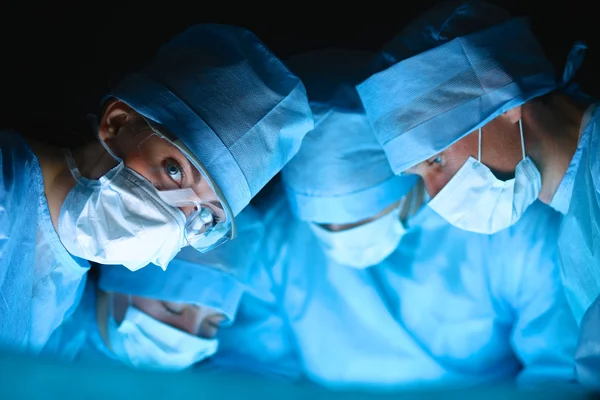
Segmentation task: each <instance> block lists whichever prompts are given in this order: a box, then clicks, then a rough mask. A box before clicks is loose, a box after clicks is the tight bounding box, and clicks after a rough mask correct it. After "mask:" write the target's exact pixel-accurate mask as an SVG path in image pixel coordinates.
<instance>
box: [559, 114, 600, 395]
mask: <svg viewBox="0 0 600 400" xmlns="http://www.w3.org/2000/svg"><path fill="white" fill-rule="evenodd" d="M569 196H570V197H569ZM555 197H557V198H558V199H557V200H562V199H563V198H567V199H569V198H570V201H569V202H568V209H567V210H564V211H565V212H566V215H565V218H564V221H563V224H562V226H561V233H560V238H559V253H560V260H561V273H562V277H563V281H564V284H565V290H566V294H567V298H568V300H569V303H570V304H571V307H572V309H573V313H574V315H575V318H576V320H577V322H578V323H580V324H581V338H580V344H579V348H578V350H577V357H576V361H577V375H578V379H579V380H580V381H581V382H582V383H584V384H586V385H589V386H594V387H596V388H600V299H599V297H598V296H599V295H600V225H599V224H600V107H598V104H595V105H592V106H591V107H590V108H589V109H588V110H587V111H586V114H585V116H584V121H583V123H582V130H581V133H580V139H579V145H578V148H577V151H576V153H575V156H574V157H573V160H572V162H571V165H569V168H568V170H567V173H566V174H565V177H564V178H563V182H562V183H561V185H560V186H559V190H558V191H557V193H556V195H555ZM553 203H555V200H554V199H553ZM594 302H595V305H593V306H592V304H594ZM592 366H593V367H592Z"/></svg>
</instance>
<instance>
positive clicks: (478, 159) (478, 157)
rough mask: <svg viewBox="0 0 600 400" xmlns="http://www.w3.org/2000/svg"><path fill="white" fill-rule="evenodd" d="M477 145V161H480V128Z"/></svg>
mask: <svg viewBox="0 0 600 400" xmlns="http://www.w3.org/2000/svg"><path fill="white" fill-rule="evenodd" d="M477 147H478V148H477V161H478V162H480V163H481V128H479V143H478V146H477Z"/></svg>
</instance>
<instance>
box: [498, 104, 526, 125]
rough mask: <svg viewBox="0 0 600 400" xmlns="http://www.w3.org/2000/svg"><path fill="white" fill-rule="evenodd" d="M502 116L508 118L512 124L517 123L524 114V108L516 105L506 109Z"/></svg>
mask: <svg viewBox="0 0 600 400" xmlns="http://www.w3.org/2000/svg"><path fill="white" fill-rule="evenodd" d="M502 116H503V117H505V118H507V119H508V121H509V122H510V123H511V124H516V123H517V122H519V120H520V119H521V117H522V116H523V110H522V109H521V106H516V107H513V108H511V109H510V110H508V111H506V112H505V113H504V114H502Z"/></svg>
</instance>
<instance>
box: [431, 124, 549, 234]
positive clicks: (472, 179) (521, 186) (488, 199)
mask: <svg viewBox="0 0 600 400" xmlns="http://www.w3.org/2000/svg"><path fill="white" fill-rule="evenodd" d="M519 128H520V130H521V151H522V153H523V160H522V161H521V162H519V164H517V168H516V169H515V177H514V178H513V179H510V180H507V181H502V180H500V179H498V178H496V177H495V176H494V174H493V173H492V171H490V169H489V168H488V167H486V166H485V165H483V164H482V163H481V128H480V129H479V155H478V160H475V159H474V158H473V157H469V159H468V160H467V161H466V162H465V164H464V165H463V166H462V168H461V169H460V170H458V172H457V173H456V175H454V176H453V177H452V179H451V180H450V182H448V184H447V185H446V186H445V187H444V188H443V189H442V190H441V191H440V192H439V193H438V194H437V196H435V197H434V198H433V199H432V200H431V201H430V202H429V207H431V208H432V209H433V210H434V211H435V212H437V213H438V214H439V215H441V216H442V217H443V218H444V219H446V220H447V221H448V222H449V223H451V224H452V225H454V226H456V227H457V228H460V229H463V230H465V231H471V232H477V233H484V234H493V233H496V232H499V231H501V230H503V229H505V228H508V227H509V226H511V225H513V224H515V223H516V222H517V221H518V220H519V219H520V218H521V216H522V215H523V213H524V212H525V210H527V208H528V207H529V206H530V205H531V204H532V203H533V202H534V201H535V200H536V199H537V197H538V195H539V193H540V189H541V187H542V177H541V175H540V172H539V171H538V169H537V168H536V166H535V164H534V163H533V161H531V159H530V158H529V157H526V156H525V142H524V141H523V125H522V123H521V120H519Z"/></svg>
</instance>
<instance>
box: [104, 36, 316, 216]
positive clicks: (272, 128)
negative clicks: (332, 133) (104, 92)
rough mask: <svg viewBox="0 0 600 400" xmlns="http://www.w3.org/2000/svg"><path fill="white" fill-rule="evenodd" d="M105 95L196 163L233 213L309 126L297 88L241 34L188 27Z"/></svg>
mask: <svg viewBox="0 0 600 400" xmlns="http://www.w3.org/2000/svg"><path fill="white" fill-rule="evenodd" d="M108 97H112V98H116V99H119V100H121V101H123V102H125V103H126V104H128V105H129V106H131V107H132V108H133V109H135V110H136V111H137V112H139V113H140V114H142V115H143V116H144V117H146V118H148V119H150V120H151V121H153V122H155V123H157V124H159V125H161V126H163V127H164V128H166V130H168V131H169V132H170V133H171V134H173V135H174V136H176V137H177V138H178V139H179V140H181V141H182V142H183V143H184V144H185V145H186V146H187V147H188V148H189V149H190V150H191V151H192V153H193V154H194V155H195V156H196V157H197V158H198V160H199V161H200V163H201V164H202V166H203V167H204V168H205V169H206V170H207V171H208V172H209V174H210V175H211V177H212V178H213V179H214V181H215V182H216V184H217V185H218V186H219V188H220V189H221V191H222V192H223V194H224V196H225V198H226V199H227V202H228V203H229V206H230V207H231V210H232V212H233V214H234V215H237V214H238V213H239V212H240V211H241V210H242V209H243V208H244V207H245V206H246V205H247V204H248V203H249V202H250V199H251V198H252V197H253V196H254V195H256V193H258V191H259V190H260V189H261V188H262V187H263V186H264V185H265V184H266V183H267V182H268V181H269V180H270V179H271V178H272V177H273V176H274V175H275V174H277V173H278V172H279V171H280V170H281V168H282V167H283V166H284V165H285V164H286V162H287V161H288V160H289V159H290V158H291V157H292V156H293V155H294V154H295V153H296V152H297V151H298V148H299V147H300V143H301V141H302V138H303V137H304V135H305V134H306V132H308V131H309V130H310V129H312V126H313V122H312V116H311V112H310V107H309V105H308V101H307V99H306V92H305V90H304V86H303V85H302V82H301V81H300V80H299V79H298V78H297V77H296V76H294V75H293V74H292V73H291V72H290V71H289V70H288V69H287V68H286V67H285V66H284V65H283V64H282V63H281V61H279V60H278V59H277V57H276V56H275V55H274V54H273V53H272V52H271V51H270V50H269V49H267V47H266V46H265V45H264V44H263V43H262V42H261V41H260V40H259V39H258V38H257V37H256V36H255V35H254V34H252V33H251V32H249V31H247V30H246V29H243V28H239V27H234V26H227V25H216V24H205V25H196V26H193V27H191V28H189V29H187V30H186V31H184V32H183V33H181V34H180V35H178V36H176V37H175V38H174V39H172V40H171V41H170V42H168V43H167V44H165V45H164V46H163V47H162V48H161V49H160V50H159V52H158V54H157V55H156V57H155V59H154V61H153V62H152V63H151V64H150V65H149V66H148V67H146V68H145V69H144V70H142V71H140V72H138V73H134V74H132V75H130V76H128V77H127V78H125V79H124V80H123V81H122V82H121V83H120V84H119V85H118V86H117V87H116V88H115V89H114V90H113V91H112V92H111V93H109V95H108V96H107V98H108Z"/></svg>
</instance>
